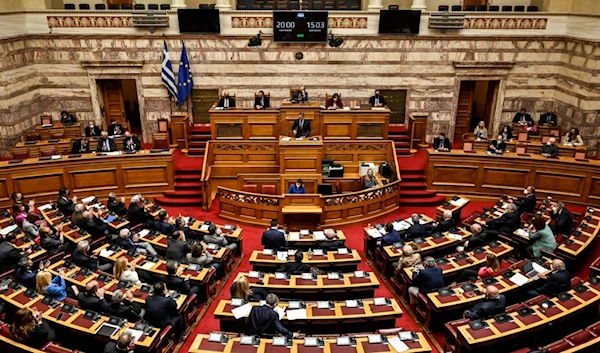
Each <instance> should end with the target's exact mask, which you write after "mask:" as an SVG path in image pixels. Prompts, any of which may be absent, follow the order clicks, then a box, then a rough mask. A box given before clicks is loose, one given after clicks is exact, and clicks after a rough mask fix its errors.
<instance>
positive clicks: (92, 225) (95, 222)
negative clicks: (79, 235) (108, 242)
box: [81, 217, 108, 240]
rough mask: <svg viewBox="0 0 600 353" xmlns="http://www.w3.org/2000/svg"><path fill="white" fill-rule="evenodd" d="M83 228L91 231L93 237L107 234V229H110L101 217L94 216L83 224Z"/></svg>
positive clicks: (96, 237)
mask: <svg viewBox="0 0 600 353" xmlns="http://www.w3.org/2000/svg"><path fill="white" fill-rule="evenodd" d="M81 228H82V229H83V230H85V231H86V232H88V233H90V235H91V236H92V239H94V240H95V239H98V238H101V237H103V236H105V235H106V230H108V224H106V223H104V222H102V220H101V219H99V218H96V217H94V218H92V219H91V220H86V221H85V222H83V224H82V225H81Z"/></svg>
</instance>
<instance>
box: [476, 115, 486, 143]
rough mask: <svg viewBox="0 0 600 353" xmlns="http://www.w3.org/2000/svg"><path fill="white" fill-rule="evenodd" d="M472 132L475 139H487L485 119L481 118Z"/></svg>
mask: <svg viewBox="0 0 600 353" xmlns="http://www.w3.org/2000/svg"><path fill="white" fill-rule="evenodd" d="M473 134H474V135H475V139H476V140H477V141H479V140H487V139H488V131H487V129H486V128H485V121H483V120H481V121H480V122H479V124H477V126H476V127H475V130H473Z"/></svg>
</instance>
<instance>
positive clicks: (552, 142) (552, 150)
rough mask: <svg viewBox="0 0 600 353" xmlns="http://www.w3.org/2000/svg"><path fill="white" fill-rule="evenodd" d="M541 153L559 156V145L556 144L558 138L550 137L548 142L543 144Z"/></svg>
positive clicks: (549, 156) (546, 155)
mask: <svg viewBox="0 0 600 353" xmlns="http://www.w3.org/2000/svg"><path fill="white" fill-rule="evenodd" d="M540 154H541V155H542V156H544V157H546V158H556V157H557V156H558V147H557V146H556V138H554V136H553V137H550V138H549V139H548V142H546V144H545V145H543V146H542V150H541V151H540Z"/></svg>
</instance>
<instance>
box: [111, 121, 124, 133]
mask: <svg viewBox="0 0 600 353" xmlns="http://www.w3.org/2000/svg"><path fill="white" fill-rule="evenodd" d="M121 135H123V125H121V124H119V123H117V121H116V120H115V119H110V126H109V127H108V136H121Z"/></svg>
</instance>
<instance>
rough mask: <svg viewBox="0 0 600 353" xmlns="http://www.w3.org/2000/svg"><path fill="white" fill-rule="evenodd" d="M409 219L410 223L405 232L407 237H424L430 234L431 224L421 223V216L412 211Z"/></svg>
mask: <svg viewBox="0 0 600 353" xmlns="http://www.w3.org/2000/svg"><path fill="white" fill-rule="evenodd" d="M410 221H411V222H412V225H411V226H410V228H408V231H407V232H406V237H407V238H410V239H414V238H424V237H427V236H429V234H431V224H429V223H425V224H421V216H419V215H418V214H416V213H413V214H412V215H411V216H410Z"/></svg>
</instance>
